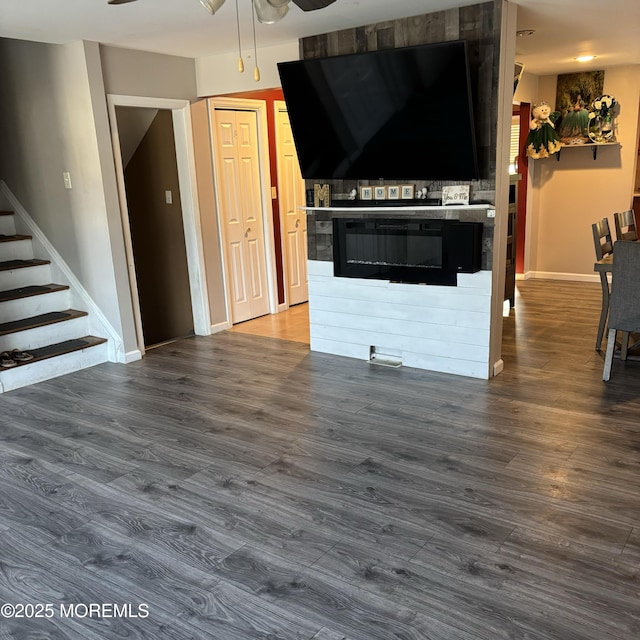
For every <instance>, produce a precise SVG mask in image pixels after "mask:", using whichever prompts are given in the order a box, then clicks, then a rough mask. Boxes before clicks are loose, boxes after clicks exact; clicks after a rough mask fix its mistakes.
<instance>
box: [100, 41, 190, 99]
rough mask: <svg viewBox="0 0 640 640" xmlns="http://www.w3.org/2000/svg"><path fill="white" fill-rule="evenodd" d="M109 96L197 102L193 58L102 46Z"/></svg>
mask: <svg viewBox="0 0 640 640" xmlns="http://www.w3.org/2000/svg"><path fill="white" fill-rule="evenodd" d="M100 57H101V59H102V73H103V75H104V88H105V91H106V93H113V94H116V95H126V96H145V97H149V98H181V99H184V100H192V101H193V100H195V98H196V96H197V90H196V66H195V60H193V59H192V58H180V57H178V56H167V55H163V54H160V53H150V52H148V51H133V50H131V49H121V48H119V47H110V46H108V45H100Z"/></svg>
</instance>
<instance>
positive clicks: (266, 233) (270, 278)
mask: <svg viewBox="0 0 640 640" xmlns="http://www.w3.org/2000/svg"><path fill="white" fill-rule="evenodd" d="M207 102H208V107H209V109H208V111H209V131H210V132H211V136H212V138H211V157H212V158H213V169H214V171H213V173H214V175H217V158H216V153H215V148H216V136H217V132H216V127H215V117H214V113H213V112H214V111H215V110H216V109H227V110H232V111H253V112H255V114H256V121H257V124H258V133H257V138H258V162H259V168H260V200H261V208H262V232H263V240H264V252H265V260H266V270H267V286H268V288H269V313H278V311H279V308H278V307H279V305H278V288H277V286H278V285H277V278H276V252H275V241H274V238H275V235H274V229H273V206H272V204H271V169H270V165H269V129H268V125H267V103H266V101H265V100H252V99H249V98H223V97H217V98H209V99H208V100H207ZM214 191H215V197H216V211H220V210H221V209H220V199H219V194H218V186H217V184H216V185H215V189H214ZM223 227H224V225H223V224H222V223H221V221H220V216H218V233H219V234H220V238H221V239H224V238H225V237H226V236H225V230H224V228H223ZM222 255H223V261H222V262H223V272H224V290H225V302H226V307H227V321H228V322H229V323H231V322H232V319H231V300H230V296H231V292H230V291H229V280H228V274H227V257H228V256H227V248H226V242H224V241H223V242H222Z"/></svg>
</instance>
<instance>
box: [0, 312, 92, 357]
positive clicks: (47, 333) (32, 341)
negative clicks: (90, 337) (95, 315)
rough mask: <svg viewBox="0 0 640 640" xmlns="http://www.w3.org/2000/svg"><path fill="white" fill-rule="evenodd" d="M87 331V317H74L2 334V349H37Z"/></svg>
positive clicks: (0, 346)
mask: <svg viewBox="0 0 640 640" xmlns="http://www.w3.org/2000/svg"><path fill="white" fill-rule="evenodd" d="M86 333H87V318H86V316H83V317H82V318H74V319H73V320H65V321H64V322H56V323H54V324H48V325H46V326H44V327H36V328H35V329H25V330H24V331H17V332H16V333H9V334H7V335H4V336H0V351H11V349H26V350H28V349H37V348H38V347H45V346H47V345H48V344H55V343H57V342H64V341H65V340H72V339H74V338H78V337H79V336H84V335H86Z"/></svg>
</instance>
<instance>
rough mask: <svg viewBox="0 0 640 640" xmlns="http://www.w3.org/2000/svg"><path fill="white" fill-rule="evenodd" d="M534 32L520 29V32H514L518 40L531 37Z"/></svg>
mask: <svg viewBox="0 0 640 640" xmlns="http://www.w3.org/2000/svg"><path fill="white" fill-rule="evenodd" d="M535 32H536V31H535V29H521V30H520V31H516V35H517V36H518V38H524V37H525V36H532V35H533V34H534V33H535Z"/></svg>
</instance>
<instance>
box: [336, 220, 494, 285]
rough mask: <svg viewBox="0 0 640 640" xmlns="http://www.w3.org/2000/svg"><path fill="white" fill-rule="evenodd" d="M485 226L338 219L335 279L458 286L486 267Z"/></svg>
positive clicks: (463, 223)
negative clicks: (462, 275)
mask: <svg viewBox="0 0 640 640" xmlns="http://www.w3.org/2000/svg"><path fill="white" fill-rule="evenodd" d="M482 228H483V225H482V223H481V222H460V221H458V220H424V219H422V220H419V219H405V218H403V219H398V218H391V219H380V218H371V219H361V218H358V219H355V218H334V219H333V265H334V275H335V276H337V277H346V278H374V279H378V280H390V281H393V282H407V283H416V284H418V283H420V284H436V285H446V286H456V285H457V274H458V273H475V272H476V271H480V269H481V267H482Z"/></svg>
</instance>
